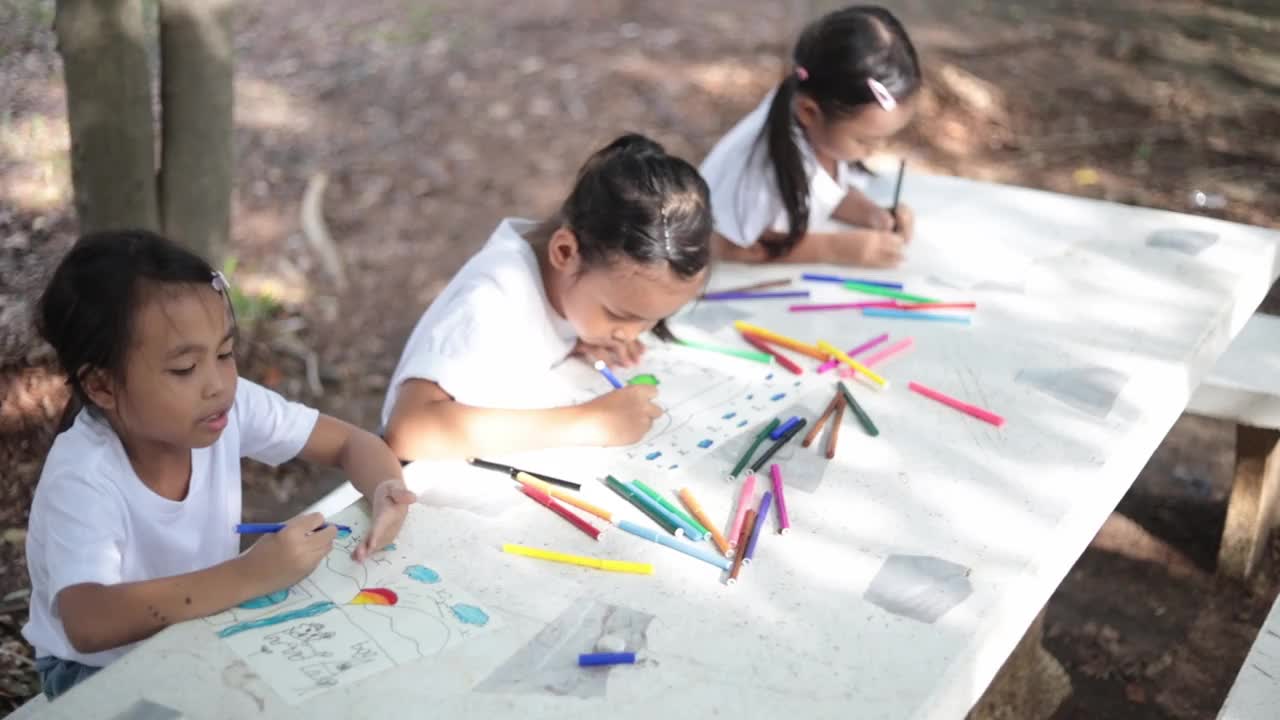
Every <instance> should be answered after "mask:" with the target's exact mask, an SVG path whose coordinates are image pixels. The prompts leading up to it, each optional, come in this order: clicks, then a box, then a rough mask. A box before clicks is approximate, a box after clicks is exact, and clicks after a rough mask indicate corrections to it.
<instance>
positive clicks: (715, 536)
mask: <svg viewBox="0 0 1280 720" xmlns="http://www.w3.org/2000/svg"><path fill="white" fill-rule="evenodd" d="M676 494H677V495H679V496H680V500H681V501H683V502H684V506H685V507H687V508H689V512H691V513H693V516H694V517H695V518H697V519H698V522H700V523H702V526H703V527H705V528H706V529H707V530H708V531H710V533H711V540H712V541H713V542H715V544H716V547H718V548H720V552H722V553H724V554H725V555H730V554H731V553H730V550H729V542H728V541H727V540H725V539H724V535H722V534H721V533H720V528H718V527H716V524H715V523H713V522H711V518H709V517H707V514H706V513H705V512H703V510H702V506H701V505H699V504H698V501H697V499H696V498H694V497H693V493H692V492H690V491H689V488H681V489H680V492H679V493H676Z"/></svg>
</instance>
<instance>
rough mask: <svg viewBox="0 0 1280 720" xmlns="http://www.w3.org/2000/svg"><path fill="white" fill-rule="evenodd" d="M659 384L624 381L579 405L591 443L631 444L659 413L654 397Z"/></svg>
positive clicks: (609, 444) (643, 433) (637, 440)
mask: <svg viewBox="0 0 1280 720" xmlns="http://www.w3.org/2000/svg"><path fill="white" fill-rule="evenodd" d="M657 396H658V388H656V387H653V386H652V385H627V386H626V387H624V388H622V389H621V390H614V391H613V392H609V393H605V394H604V395H601V396H600V397H598V398H596V399H595V400H592V401H591V402H588V403H584V404H583V405H581V406H580V407H581V408H582V409H583V410H584V411H585V415H584V416H583V420H584V421H585V424H584V428H585V429H586V431H587V433H588V436H589V437H590V439H591V442H589V443H588V444H591V445H604V446H613V445H632V444H634V443H637V442H640V440H641V439H642V438H643V437H644V436H645V434H646V433H648V432H649V428H651V427H653V421H654V420H656V419H657V418H659V417H661V416H662V408H660V407H658V405H657V403H655V402H654V401H653V400H654V398H656V397H657Z"/></svg>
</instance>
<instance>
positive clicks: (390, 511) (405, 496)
mask: <svg viewBox="0 0 1280 720" xmlns="http://www.w3.org/2000/svg"><path fill="white" fill-rule="evenodd" d="M417 501H418V496H417V495H414V494H413V493H412V492H410V491H409V489H408V488H406V487H405V486H404V481H403V480H401V479H399V478H393V479H390V480H383V481H382V482H381V483H380V484H379V485H378V487H377V489H376V490H374V491H373V527H372V528H370V529H369V532H368V534H367V535H365V536H364V539H363V540H361V541H360V544H359V545H357V546H356V549H355V552H353V553H351V557H352V558H354V559H355V560H356V562H364V559H365V558H367V557H369V555H370V554H371V553H374V552H376V551H378V550H381V549H382V548H384V547H386V546H387V545H388V544H389V543H390V542H391V541H392V540H395V539H396V535H398V534H400V526H402V525H404V519H405V517H407V516H408V514H409V506H410V505H412V504H413V503H415V502H417Z"/></svg>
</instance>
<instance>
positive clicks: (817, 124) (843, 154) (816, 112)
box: [795, 95, 914, 162]
mask: <svg viewBox="0 0 1280 720" xmlns="http://www.w3.org/2000/svg"><path fill="white" fill-rule="evenodd" d="M795 113H796V121H797V122H799V123H800V126H801V127H802V128H804V133H805V137H807V138H808V139H809V144H810V145H812V146H813V150H814V152H815V153H817V154H818V155H819V156H820V157H826V158H830V159H832V160H836V161H839V162H855V161H858V160H862V159H864V158H866V157H867V156H869V155H871V154H872V153H873V152H875V151H876V149H877V148H879V147H880V146H881V145H882V144H884V142H885V141H886V140H888V139H889V138H891V137H893V136H894V135H896V134H898V132H899V131H901V130H902V128H904V127H906V126H907V123H909V122H911V117H912V115H913V114H914V107H913V105H912V104H911V103H910V102H900V103H898V104H897V106H896V107H894V109H893V110H884V109H883V108H881V107H880V106H879V105H865V106H863V107H862V108H860V109H859V110H858V111H857V112H854V113H853V114H851V115H840V116H832V115H830V114H828V113H823V112H822V109H821V108H820V107H819V106H818V103H817V102H815V101H814V100H813V98H810V97H808V96H806V95H800V96H799V97H797V98H796V104H795Z"/></svg>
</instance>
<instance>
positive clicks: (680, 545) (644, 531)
mask: <svg viewBox="0 0 1280 720" xmlns="http://www.w3.org/2000/svg"><path fill="white" fill-rule="evenodd" d="M618 529H619V530H625V531H627V532H629V533H631V534H632V535H635V536H636V537H642V538H644V539H645V540H649V541H651V542H656V543H658V544H659V545H666V546H667V547H669V548H671V549H672V550H678V551H680V552H682V553H684V554H685V555H688V556H689V557H695V558H698V559H699V560H701V561H703V562H706V563H711V564H712V565H715V566H716V567H718V568H720V569H721V570H728V569H729V559H728V558H726V557H725V556H723V555H721V554H720V553H719V552H716V551H715V549H714V548H708V547H707V546H705V545H693V544H690V543H687V542H681V541H680V540H677V539H675V538H673V537H671V536H670V535H663V534H662V533H660V532H655V531H653V530H650V529H649V528H647V527H641V526H639V525H636V524H635V523H633V522H631V521H630V520H619V521H618Z"/></svg>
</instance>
